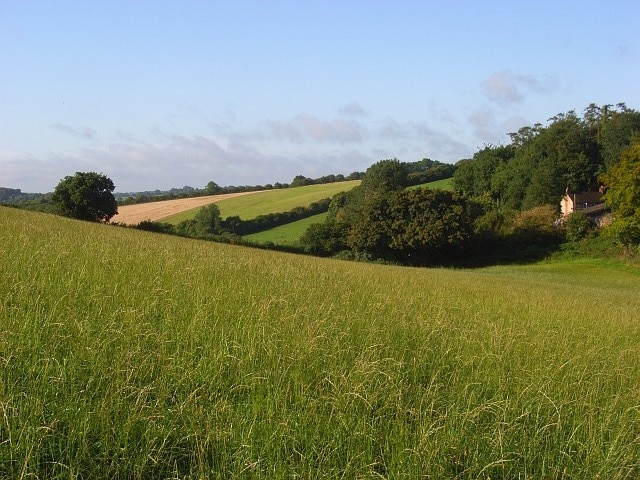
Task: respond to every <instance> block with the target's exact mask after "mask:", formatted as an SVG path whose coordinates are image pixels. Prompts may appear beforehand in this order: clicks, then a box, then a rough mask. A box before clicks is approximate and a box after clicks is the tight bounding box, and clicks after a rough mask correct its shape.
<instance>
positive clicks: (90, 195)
mask: <svg viewBox="0 0 640 480" xmlns="http://www.w3.org/2000/svg"><path fill="white" fill-rule="evenodd" d="M114 189H115V185H114V184H113V181H112V180H111V179H110V178H108V177H107V176H105V175H103V174H101V173H95V172H76V174H75V175H71V176H66V177H64V178H63V179H62V180H61V181H60V183H58V185H57V186H56V188H55V190H54V192H53V195H52V196H51V200H52V201H53V203H54V205H55V206H56V210H57V212H58V213H59V214H60V215H63V216H66V217H71V218H76V219H78V220H87V221H91V222H108V221H109V220H110V219H111V217H113V216H114V215H115V214H117V213H118V205H117V203H116V199H115V197H114V196H113V190H114Z"/></svg>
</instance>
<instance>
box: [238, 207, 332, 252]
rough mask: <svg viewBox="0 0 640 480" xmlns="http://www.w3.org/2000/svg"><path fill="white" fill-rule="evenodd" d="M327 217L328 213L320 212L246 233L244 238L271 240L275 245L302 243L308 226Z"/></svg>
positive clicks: (260, 241)
mask: <svg viewBox="0 0 640 480" xmlns="http://www.w3.org/2000/svg"><path fill="white" fill-rule="evenodd" d="M326 217H327V213H320V214H318V215H313V216H312V217H308V218H303V219H302V220H298V221H296V222H291V223H287V224H286V225H282V226H280V227H275V228H271V229H269V230H265V231H263V232H258V233H253V234H251V235H245V236H244V237H243V238H244V239H245V240H248V241H250V242H254V243H258V244H264V243H269V242H270V243H273V244H275V245H292V246H293V245H300V241H299V240H300V237H302V235H303V234H304V232H305V231H306V230H307V228H309V225H311V224H312V223H322V222H324V220H325V218H326Z"/></svg>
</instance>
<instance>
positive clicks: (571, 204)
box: [560, 188, 605, 218]
mask: <svg viewBox="0 0 640 480" xmlns="http://www.w3.org/2000/svg"><path fill="white" fill-rule="evenodd" d="M602 193H603V192H602V189H601V190H600V191H598V192H571V191H570V190H569V189H568V188H567V190H566V192H565V194H564V197H562V201H561V202H560V209H561V211H562V217H563V218H567V217H568V216H569V215H570V214H571V213H573V212H575V211H582V212H584V213H586V214H587V215H589V216H598V215H602V213H603V212H604V210H605V204H604V201H603V200H602Z"/></svg>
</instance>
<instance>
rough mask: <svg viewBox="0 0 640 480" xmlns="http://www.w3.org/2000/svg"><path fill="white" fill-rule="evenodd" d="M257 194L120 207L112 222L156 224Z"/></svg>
mask: <svg viewBox="0 0 640 480" xmlns="http://www.w3.org/2000/svg"><path fill="white" fill-rule="evenodd" d="M251 193H256V192H239V193H226V194H222V195H207V196H206V197H193V198H179V199H176V200H163V201H160V202H149V203H139V204H137V205H121V206H118V214H117V215H116V216H114V217H113V218H112V219H111V221H112V222H114V223H123V224H125V225H136V224H138V223H140V222H142V221H144V220H151V221H153V222H156V221H158V220H162V219H163V218H166V217H170V216H171V215H175V214H176V213H180V212H184V211H186V210H191V209H192V208H198V207H202V206H204V205H209V204H210V203H216V202H219V201H221V200H226V199H227V198H233V197H239V196H241V195H249V194H251Z"/></svg>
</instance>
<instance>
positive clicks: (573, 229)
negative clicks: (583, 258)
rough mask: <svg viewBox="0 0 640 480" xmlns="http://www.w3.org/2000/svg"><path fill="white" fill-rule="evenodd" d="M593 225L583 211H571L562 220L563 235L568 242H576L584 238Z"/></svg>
mask: <svg viewBox="0 0 640 480" xmlns="http://www.w3.org/2000/svg"><path fill="white" fill-rule="evenodd" d="M594 227H595V224H594V223H593V222H592V221H591V219H590V218H589V216H588V215H587V214H585V213H584V212H573V213H572V214H571V215H569V217H568V218H567V219H566V220H565V222H564V228H565V237H566V239H567V240H568V241H569V242H578V241H580V240H582V239H583V238H585V237H586V236H587V235H588V234H589V232H591V231H592V230H593V229H594Z"/></svg>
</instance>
